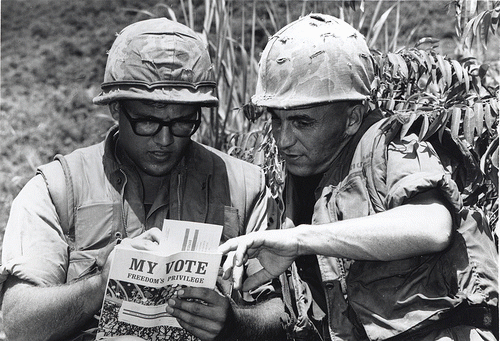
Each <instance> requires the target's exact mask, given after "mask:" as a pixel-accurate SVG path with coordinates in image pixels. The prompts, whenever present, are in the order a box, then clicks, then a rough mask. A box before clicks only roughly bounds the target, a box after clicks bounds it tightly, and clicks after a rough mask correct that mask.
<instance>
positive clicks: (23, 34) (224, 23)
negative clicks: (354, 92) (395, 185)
mask: <svg viewBox="0 0 500 341" xmlns="http://www.w3.org/2000/svg"><path fill="white" fill-rule="evenodd" d="M462 2H463V0H462ZM481 3H483V4H481ZM484 3H490V2H488V1H486V2H485V1H478V8H479V7H480V5H482V6H483V7H484ZM353 4H354V5H355V6H354V7H355V8H356V11H353V10H352V8H351V7H350V6H351V5H353ZM449 4H450V1H402V0H400V1H396V0H394V1H393V0H386V1H382V0H367V1H363V6H364V12H361V11H360V10H359V6H360V2H359V1H358V2H355V1H334V0H321V1H307V0H279V1H278V0H274V1H273V0H253V1H252V0H247V1H245V0H225V1H224V0H212V1H211V0H163V1H161V0H85V1H74V0H3V1H1V108H0V241H1V238H2V235H3V229H4V227H5V224H6V222H7V218H8V212H9V209H10V204H11V202H12V199H13V198H14V197H15V196H16V194H17V193H18V191H19V190H20V189H21V188H22V186H23V185H24V184H25V183H26V182H27V181H28V180H29V178H31V177H32V176H33V174H34V172H35V169H36V167H37V166H38V165H40V164H43V163H46V162H48V161H50V160H52V158H53V156H54V155H55V154H57V153H63V154H64V153H69V152H70V151H72V150H73V149H75V148H78V147H81V146H87V145H90V144H93V143H96V142H98V141H100V140H102V139H103V137H104V135H105V133H106V131H107V130H108V129H109V128H110V127H111V125H112V124H113V121H112V119H111V118H110V116H109V114H108V110H107V108H106V107H99V106H95V105H93V104H92V98H93V97H94V96H95V95H97V94H98V93H99V86H100V83H101V82H102V79H103V73H104V68H105V63H106V58H107V55H106V51H107V50H108V49H109V48H110V47H111V44H112V42H113V40H114V38H115V33H116V32H119V31H120V30H121V29H122V28H123V27H125V26H127V25H128V24H130V23H132V22H135V21H138V20H142V19H146V18H149V17H152V16H166V17H169V18H172V17H175V18H176V19H177V20H178V21H180V22H182V23H185V24H188V25H189V26H191V27H193V28H194V29H195V30H196V31H197V32H201V33H202V34H203V36H204V38H205V39H206V41H207V44H208V45H209V47H210V51H211V54H212V57H213V60H214V62H215V64H216V67H217V70H218V77H219V83H220V87H219V95H220V97H221V105H220V107H219V108H218V109H217V110H210V111H206V112H204V120H205V122H204V124H203V125H202V129H200V131H199V133H197V135H196V139H198V140H199V141H201V142H204V143H206V144H209V145H212V146H215V147H216V148H219V149H221V150H225V151H229V152H233V153H234V152H235V147H238V148H240V149H241V150H243V151H244V150H245V149H247V148H246V146H245V144H246V143H248V145H249V146H255V145H258V144H259V143H262V142H263V140H262V138H263V137H262V135H259V136H260V137H258V138H260V140H259V139H258V138H257V139H254V140H252V141H249V140H248V139H247V140H237V139H238V138H241V136H239V135H235V133H241V132H255V131H259V130H260V129H262V127H263V121H257V122H256V123H254V124H251V123H250V122H249V121H248V120H246V119H245V118H244V116H243V113H242V110H241V108H242V106H243V104H245V103H246V102H248V100H249V98H250V96H251V95H252V94H253V89H254V87H255V71H256V67H257V62H258V58H259V53H260V51H261V50H262V49H263V47H264V46H265V44H266V42H267V39H268V37H269V36H270V35H272V34H273V33H275V32H276V31H277V30H278V29H279V28H281V27H282V26H284V25H285V24H286V23H288V22H290V21H293V20H295V19H297V18H298V17H299V16H300V15H303V14H307V13H309V12H314V11H318V12H324V13H327V14H332V15H335V16H345V17H346V19H349V21H351V22H353V23H356V25H359V27H358V26H357V28H358V29H359V30H360V31H361V33H363V34H364V35H372V38H373V33H374V31H375V28H376V25H375V23H374V21H373V19H379V18H381V17H382V16H383V15H384V14H385V13H387V17H386V18H385V22H386V25H385V26H383V27H381V30H380V34H379V35H378V38H377V39H373V44H374V46H373V47H374V48H376V49H378V50H380V51H384V52H388V51H391V50H392V51H394V50H396V49H398V48H400V47H402V46H413V45H414V44H415V43H417V42H418V41H419V40H420V39H422V38H424V37H433V38H437V39H438V40H439V41H438V42H437V41H436V42H434V43H433V45H435V51H436V52H438V53H440V54H442V55H443V56H448V57H450V58H454V59H457V58H460V57H464V53H465V52H464V50H463V49H462V46H461V45H460V43H459V39H458V37H457V34H456V31H455V23H456V21H455V16H454V12H453V7H450V6H448V5H449ZM392 6H397V8H396V9H394V8H393V7H392ZM391 8H393V9H394V10H392V11H390V12H388V10H389V9H391ZM396 10H397V11H396ZM476 41H478V40H477V39H476ZM477 47H478V48H477V49H475V50H473V51H472V53H473V56H474V57H476V58H478V59H479V60H480V63H488V64H490V65H493V67H492V68H491V69H490V71H491V72H493V75H492V76H491V77H492V79H493V81H494V82H496V83H497V84H498V82H499V79H498V69H499V52H498V51H499V50H500V48H499V43H498V34H497V36H496V37H495V36H492V37H490V42H489V43H488V49H484V48H481V47H480V46H479V45H477ZM469 53H470V52H469ZM495 70H496V73H495ZM496 115H498V112H497V113H496ZM495 127H496V123H495ZM236 154H238V153H237V152H236ZM239 156H240V157H243V158H251V157H249V156H244V155H243V156H242V155H239ZM254 161H255V160H254Z"/></svg>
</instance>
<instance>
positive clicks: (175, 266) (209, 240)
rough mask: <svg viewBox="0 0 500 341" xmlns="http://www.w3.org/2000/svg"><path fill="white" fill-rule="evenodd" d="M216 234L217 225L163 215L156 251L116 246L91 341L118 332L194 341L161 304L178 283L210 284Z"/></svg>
mask: <svg viewBox="0 0 500 341" xmlns="http://www.w3.org/2000/svg"><path fill="white" fill-rule="evenodd" d="M221 234H222V226H221V225H212V224H204V223H195V222H188V221H179V220H169V219H165V221H164V224H163V228H162V240H161V241H160V244H159V246H160V247H159V249H160V250H161V251H156V252H153V251H143V250H137V249H133V248H130V247H126V246H122V244H120V245H118V246H116V248H115V254H114V258H113V261H112V263H111V268H110V273H109V278H108V283H107V287H106V294H105V296H104V301H103V306H102V309H101V315H100V318H99V325H98V329H97V340H106V338H110V337H114V336H120V335H135V336H138V337H141V338H143V339H145V340H151V341H163V340H188V341H191V340H198V339H197V338H196V337H195V336H194V335H192V334H191V333H189V332H187V331H186V330H185V329H184V328H182V327H181V326H180V325H179V323H178V322H177V320H176V318H175V317H173V316H171V315H170V314H168V313H167V312H166V307H167V302H168V300H169V298H171V297H172V296H175V295H176V293H177V291H178V290H179V289H180V288H182V287H186V286H192V287H206V288H211V289H213V288H215V283H216V281H217V275H218V273H219V267H220V261H221V257H222V255H221V254H220V253H217V247H218V245H219V241H220V237H221Z"/></svg>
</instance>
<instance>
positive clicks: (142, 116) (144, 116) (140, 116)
mask: <svg viewBox="0 0 500 341" xmlns="http://www.w3.org/2000/svg"><path fill="white" fill-rule="evenodd" d="M125 110H126V111H127V113H129V111H128V110H127V109H125ZM197 113H198V111H195V112H194V113H192V114H189V115H185V116H181V117H176V118H172V119H169V120H162V119H161V118H158V117H155V116H151V115H149V114H142V113H135V114H134V116H135V117H133V116H132V115H131V116H130V117H132V118H133V119H139V120H140V119H144V120H151V121H158V122H170V121H179V120H191V119H192V117H193V116H195V115H196V114H197ZM129 115H130V113H129Z"/></svg>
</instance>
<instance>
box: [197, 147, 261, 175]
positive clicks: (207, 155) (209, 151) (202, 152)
mask: <svg viewBox="0 0 500 341" xmlns="http://www.w3.org/2000/svg"><path fill="white" fill-rule="evenodd" d="M193 149H195V153H196V154H197V157H200V159H201V160H207V161H208V159H209V160H210V161H211V162H212V163H215V164H217V163H221V162H222V163H223V164H224V165H225V167H226V169H227V171H228V172H238V173H240V174H239V175H240V176H244V175H248V176H252V175H255V176H258V177H260V175H261V173H262V169H261V168H260V167H259V166H257V165H254V164H252V163H249V162H247V161H243V160H240V159H238V158H235V157H233V156H231V155H229V154H227V153H224V152H222V151H220V150H218V149H215V148H213V147H209V146H205V145H203V144H200V143H197V142H194V143H193ZM247 173H248V174H247Z"/></svg>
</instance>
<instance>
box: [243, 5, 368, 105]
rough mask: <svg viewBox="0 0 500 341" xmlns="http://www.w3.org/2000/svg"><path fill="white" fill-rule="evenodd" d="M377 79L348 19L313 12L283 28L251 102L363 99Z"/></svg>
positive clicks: (267, 56)
mask: <svg viewBox="0 0 500 341" xmlns="http://www.w3.org/2000/svg"><path fill="white" fill-rule="evenodd" d="M373 78H374V69H373V63H372V59H371V55H370V50H369V49H368V46H367V45H366V42H365V39H364V37H363V36H362V35H361V33H359V32H358V31H357V30H355V29H354V28H353V27H352V26H350V25H349V24H347V23H346V22H344V21H342V20H340V19H337V18H335V17H332V16H329V15H324V14H310V15H308V16H305V17H302V18H300V19H298V20H296V21H294V22H292V23H290V24H288V25H287V26H285V27H284V28H282V29H281V30H280V31H278V32H277V33H276V34H275V35H274V36H272V37H271V38H270V40H269V42H268V43H267V45H266V47H265V49H264V51H263V53H262V56H261V59H260V62H259V76H258V79H257V87H256V93H255V95H254V96H252V104H254V105H256V106H263V107H271V108H283V109H287V108H293V107H300V106H308V105H314V104H320V103H327V102H334V101H343V100H363V99H366V98H367V97H368V96H369V95H370V87H371V83H372V81H373Z"/></svg>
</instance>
